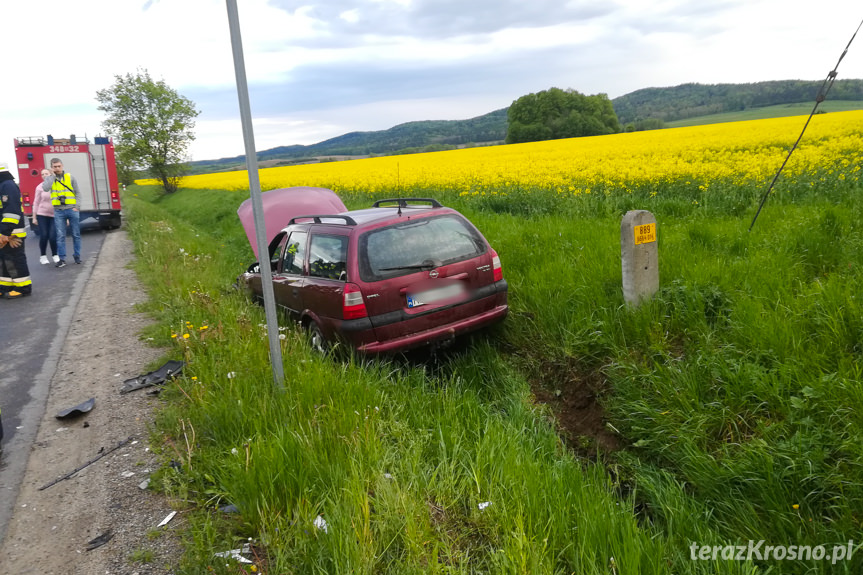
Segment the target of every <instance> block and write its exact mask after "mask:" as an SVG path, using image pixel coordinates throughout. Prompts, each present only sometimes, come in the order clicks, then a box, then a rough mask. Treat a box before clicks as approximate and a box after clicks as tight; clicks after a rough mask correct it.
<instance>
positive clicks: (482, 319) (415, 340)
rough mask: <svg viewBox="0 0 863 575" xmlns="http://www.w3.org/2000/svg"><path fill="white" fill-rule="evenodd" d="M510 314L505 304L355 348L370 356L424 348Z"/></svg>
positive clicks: (487, 324)
mask: <svg viewBox="0 0 863 575" xmlns="http://www.w3.org/2000/svg"><path fill="white" fill-rule="evenodd" d="M508 312H509V306H508V305H507V304H505V303H504V304H502V305H498V306H496V307H493V308H492V309H490V310H488V311H484V312H482V313H479V314H476V315H474V316H471V317H469V318H464V319H460V320H458V321H454V322H452V323H449V324H446V325H442V326H440V327H436V328H433V329H429V330H425V331H421V332H418V333H412V334H409V335H405V336H403V337H399V338H395V339H389V340H386V341H384V342H380V341H373V342H368V343H362V344H358V345H356V346H355V347H356V349H357V351H359V352H360V353H364V354H368V355H376V354H383V353H395V352H400V351H406V350H408V349H413V348H416V347H422V346H424V345H430V344H433V343H437V342H442V341H447V340H449V339H452V338H454V337H456V336H459V335H463V334H466V333H469V332H472V331H475V330H477V329H480V328H483V327H486V326H489V325H492V324H495V323H497V322H499V321H501V320H503V318H505V317H506V314H507V313H508Z"/></svg>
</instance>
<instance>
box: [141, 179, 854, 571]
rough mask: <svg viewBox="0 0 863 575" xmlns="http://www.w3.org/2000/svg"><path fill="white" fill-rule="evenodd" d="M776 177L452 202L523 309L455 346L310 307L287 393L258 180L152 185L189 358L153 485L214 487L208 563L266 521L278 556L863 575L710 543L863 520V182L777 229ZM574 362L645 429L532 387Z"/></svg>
mask: <svg viewBox="0 0 863 575" xmlns="http://www.w3.org/2000/svg"><path fill="white" fill-rule="evenodd" d="M426 192H427V195H434V194H433V193H431V192H430V191H426ZM750 192H751V191H745V190H743V191H738V192H737V195H736V196H735V194H733V193H731V194H729V197H725V198H710V197H702V198H701V201H697V200H695V201H694V200H693V198H692V197H691V194H690V192H689V191H688V190H687V191H680V192H677V193H675V191H674V190H670V191H669V193H668V194H665V195H664V196H662V195H657V196H655V197H651V196H650V195H649V194H645V195H644V197H631V196H630V197H620V198H618V197H615V196H613V195H611V196H608V197H604V196H603V197H598V198H591V199H589V201H585V202H576V201H573V202H570V203H566V202H562V201H560V200H559V199H556V198H551V199H548V198H545V197H543V196H540V195H533V196H531V194H529V193H528V192H526V193H525V194H524V197H522V198H515V199H514V200H515V201H514V204H511V205H506V204H501V203H499V202H498V201H497V200H495V201H482V202H477V201H471V200H470V199H466V198H460V197H457V196H455V197H443V198H440V199H442V200H444V201H445V203H447V204H449V205H453V206H454V207H456V208H458V209H460V210H461V211H462V212H463V213H465V214H466V215H468V216H469V217H470V218H471V220H472V221H474V223H476V224H477V225H478V227H479V228H480V229H481V230H482V231H483V233H484V234H485V235H486V237H487V238H488V239H489V241H490V242H491V243H492V245H493V246H494V247H495V249H496V250H497V251H498V252H499V253H500V255H501V258H502V260H503V265H504V274H505V277H506V278H507V280H508V281H509V284H510V303H511V306H512V314H511V316H510V318H508V320H507V321H506V322H505V324H504V325H503V326H502V327H501V328H499V329H496V330H493V331H492V332H491V334H483V335H480V336H478V337H476V338H473V340H472V342H471V343H470V344H469V347H468V348H467V350H466V351H464V352H463V353H461V354H454V355H451V356H448V357H447V358H445V359H444V360H443V361H442V362H438V363H432V364H425V363H416V362H403V361H391V362H386V361H384V362H362V361H359V360H357V359H352V360H348V361H345V362H339V361H334V360H330V359H321V358H317V357H314V356H313V355H311V354H310V353H309V352H308V351H307V346H306V344H305V341H304V338H303V336H302V334H301V333H300V332H298V331H297V330H295V329H293V328H289V329H286V330H284V332H283V335H284V336H285V338H284V339H283V340H282V343H283V346H284V347H283V352H284V364H285V373H286V383H285V389H284V391H278V390H277V389H276V388H275V386H274V385H273V383H272V379H271V371H270V366H269V363H268V357H267V356H268V347H267V340H266V334H265V330H264V327H263V324H264V319H263V312H262V310H261V309H260V308H259V307H257V306H255V305H252V304H251V303H250V302H249V301H248V300H247V298H245V297H244V296H243V295H242V294H240V293H237V292H236V291H235V290H233V289H232V288H231V283H232V282H233V280H234V278H235V276H237V275H238V274H239V273H240V272H241V271H242V270H244V269H245V268H246V266H247V265H248V263H250V260H251V258H252V252H251V250H250V248H249V247H248V243H247V241H246V238H245V235H244V233H243V232H242V229H241V228H240V226H239V224H238V221H237V219H236V213H235V211H236V207H237V205H239V203H240V202H241V201H243V200H244V199H245V196H243V195H241V194H236V193H230V192H221V191H192V190H183V191H181V192H180V193H177V194H174V195H172V196H159V195H157V194H156V192H155V190H153V189H148V188H140V187H135V188H130V193H127V195H126V197H125V198H124V201H125V205H126V206H127V211H128V216H129V217H128V220H127V221H128V224H127V227H128V229H129V231H130V233H131V235H132V237H133V239H134V240H135V245H136V250H137V256H138V257H137V264H136V265H137V267H138V270H139V274H140V277H141V278H142V279H143V280H144V281H145V282H146V284H147V287H148V289H149V291H150V294H151V304H150V307H149V310H148V311H150V313H152V314H153V315H154V316H155V317H156V318H157V319H158V320H159V322H158V324H157V327H155V328H152V329H151V332H150V333H148V335H151V336H154V337H156V338H157V339H158V340H160V341H161V342H163V343H165V344H168V345H171V346H173V347H172V349H173V350H174V351H173V352H172V353H173V354H175V355H176V356H177V357H182V358H185V359H186V360H187V361H188V363H189V365H188V368H187V369H186V370H185V371H184V376H183V378H181V379H179V380H177V381H176V383H175V384H173V385H171V386H169V387H168V388H167V389H166V391H165V392H164V393H163V397H164V398H165V406H164V409H163V410H162V412H161V414H160V416H159V419H158V421H157V426H156V430H157V438H158V442H159V444H160V445H162V449H163V450H164V454H165V457H166V459H174V460H175V462H176V463H177V464H176V465H175V466H166V468H165V469H164V470H163V471H162V472H161V474H160V477H159V481H156V482H154V483H156V484H158V485H160V486H161V487H162V488H164V489H166V490H167V491H168V492H170V493H173V494H175V495H177V496H178V497H180V498H182V499H186V500H190V501H194V502H196V507H197V509H198V512H197V513H195V514H192V517H193V518H194V519H193V521H192V523H191V527H190V530H189V538H190V539H189V548H188V554H187V557H186V560H185V562H184V565H183V567H182V572H184V573H210V572H217V573H219V572H222V573H236V572H237V568H236V566H235V565H231V566H230V567H226V566H225V564H224V562H222V561H217V560H214V558H213V553H214V551H220V550H224V549H228V548H234V547H236V546H237V542H238V541H244V540H246V539H248V538H250V537H251V538H252V539H253V540H254V541H255V543H256V545H257V547H256V549H257V550H258V553H259V554H260V556H261V558H262V561H261V562H260V563H259V566H260V567H261V568H262V569H264V570H265V571H266V572H272V573H288V572H310V573H311V572H319V573H343V572H388V573H413V572H415V573H426V572H445V573H462V572H463V573H479V572H483V573H572V572H576V573H614V574H617V573H620V574H623V573H672V572H673V573H678V572H686V573H715V572H722V573H751V572H782V573H786V572H787V573H804V572H837V573H855V572H859V569H860V566H861V562H860V557H859V554H858V555H857V556H855V558H854V559H853V560H852V561H845V562H840V563H838V564H837V565H835V566H831V565H830V564H829V562H823V561H822V562H816V561H810V562H805V561H804V562H781V563H780V562H756V563H754V564H753V563H751V562H736V561H721V560H716V561H692V560H691V559H690V547H689V546H690V545H691V544H692V543H693V542H695V543H698V544H699V545H707V544H711V545H727V544H735V543H740V542H745V541H746V540H748V539H755V540H759V539H765V540H766V541H767V542H768V544H785V545H803V544H827V545H833V544H840V543H845V542H847V540H848V539H854V538H855V537H856V538H859V533H860V531H861V530H860V528H861V516H860V515H859V510H860V509H861V508H863V507H861V503H863V491H861V489H863V487H861V479H863V469H861V462H863V457H861V456H863V453H861V451H863V448H861V445H863V442H861V440H863V437H861V429H863V426H861V423H863V421H861V416H860V410H859V409H857V405H859V402H860V400H861V399H863V385H861V373H860V371H861V368H860V363H861V362H860V355H861V343H860V342H861V341H863V320H861V317H863V315H861V313H860V312H861V310H860V302H859V295H858V294H859V293H860V289H859V288H860V284H861V271H860V265H861V261H863V260H861V257H860V256H861V253H860V250H861V245H863V244H861V241H860V240H861V237H860V224H859V223H858V221H857V219H856V217H855V214H857V213H859V212H860V207H861V206H860V200H859V193H860V190H859V189H854V188H847V187H846V188H831V189H829V190H825V191H824V193H823V194H821V193H818V194H816V193H813V192H812V191H811V190H809V191H808V192H807V191H806V190H802V189H801V190H800V191H798V192H795V193H793V194H792V193H786V194H785V195H782V194H777V195H776V196H775V197H774V198H772V199H771V202H772V203H769V204H768V208H767V210H766V211H765V212H764V214H763V215H762V218H761V220H760V221H759V223H758V225H757V227H756V228H755V230H754V231H753V232H752V233H749V232H747V231H746V228H747V227H748V224H749V220H748V217H741V216H740V215H739V214H740V213H744V212H745V211H746V209H748V208H749V207H751V203H752V194H751V193H750ZM132 193H136V194H138V196H137V197H136V196H133V195H132ZM417 195H419V194H417ZM204 196H205V197H206V201H202V197H204ZM344 198H345V201H346V203H348V205H349V206H350V207H352V208H354V207H361V205H365V204H364V202H363V201H362V200H361V199H360V198H352V197H351V196H350V194H345V195H344ZM202 204H205V205H206V206H208V208H207V209H206V210H202V209H200V207H199V206H200V205H202ZM645 204H646V205H645ZM642 207H646V208H647V209H652V210H653V211H654V213H655V214H656V216H657V219H658V221H659V253H660V279H661V286H662V288H661V290H660V292H659V293H658V294H657V296H656V297H655V298H654V299H653V301H651V302H649V303H648V304H645V305H643V306H641V307H640V308H638V309H631V308H629V307H628V306H626V305H625V304H624V302H623V300H622V294H621V289H620V275H621V274H620V255H619V254H620V251H619V250H620V248H619V225H620V224H619V222H620V217H622V215H623V213H625V211H626V210H627V209H633V208H642ZM729 214H731V215H729ZM747 216H748V214H747ZM204 326H206V328H205V329H202V327H204ZM184 334H186V335H188V336H189V337H188V338H183V335H184ZM172 336H175V337H172ZM550 364H555V365H561V364H563V365H567V366H570V367H571V369H574V370H577V371H578V372H579V373H581V374H583V375H585V377H587V376H589V377H591V378H594V379H598V380H602V381H603V382H605V385H604V386H603V390H604V394H603V395H602V397H601V402H602V405H603V406H604V408H605V409H606V417H607V418H608V420H609V428H610V429H614V430H617V433H618V434H619V437H620V438H621V442H622V444H623V446H624V448H623V449H622V450H620V451H618V452H615V453H609V454H604V455H603V456H602V457H600V458H599V459H595V458H590V459H584V458H581V457H579V456H577V455H575V454H574V453H572V452H571V451H570V450H569V449H568V448H567V447H566V444H565V443H564V442H563V441H562V440H561V439H560V437H559V435H558V430H557V429H556V427H555V424H554V422H553V418H551V417H550V412H549V410H548V409H546V408H544V407H543V406H538V405H535V403H534V402H533V400H532V396H531V391H530V386H529V384H528V383H527V382H528V380H534V381H535V380H537V379H540V380H542V379H544V378H552V377H556V376H559V375H560V374H559V373H558V372H556V371H554V370H549V369H548V366H549V365H550ZM193 378H194V379H193ZM576 380H577V379H576ZM545 383H548V384H554V383H558V384H560V385H563V383H561V382H554V381H547V382H545ZM570 391H571V390H569V389H563V390H562V392H563V393H569V392H570ZM489 502H490V503H491V504H490V505H481V504H485V503H489ZM226 503H233V504H235V505H236V506H237V507H238V508H239V509H240V514H239V516H234V515H225V514H222V513H219V512H217V511H215V509H216V508H217V507H218V506H219V505H224V504H226ZM480 507H482V509H480ZM318 516H322V517H323V518H324V519H325V521H326V522H327V524H328V530H327V532H326V533H324V532H323V531H322V530H320V529H317V528H315V527H314V525H313V522H314V520H315V518H316V517H318ZM612 558H613V559H612Z"/></svg>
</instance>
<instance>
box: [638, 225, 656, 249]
mask: <svg viewBox="0 0 863 575" xmlns="http://www.w3.org/2000/svg"><path fill="white" fill-rule="evenodd" d="M655 241H656V224H644V225H643V226H635V245H638V244H649V243H650V242H655Z"/></svg>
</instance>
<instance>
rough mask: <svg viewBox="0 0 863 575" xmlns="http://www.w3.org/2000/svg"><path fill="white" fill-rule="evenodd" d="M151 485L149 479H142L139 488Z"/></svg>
mask: <svg viewBox="0 0 863 575" xmlns="http://www.w3.org/2000/svg"><path fill="white" fill-rule="evenodd" d="M149 486H150V480H149V479H145V480H144V481H142V482H141V483H139V484H138V488H140V489H142V490H143V489H147V488H148V487H149Z"/></svg>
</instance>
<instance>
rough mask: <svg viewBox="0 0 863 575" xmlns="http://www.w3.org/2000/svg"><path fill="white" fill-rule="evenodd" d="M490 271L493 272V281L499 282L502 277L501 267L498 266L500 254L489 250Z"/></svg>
mask: <svg viewBox="0 0 863 575" xmlns="http://www.w3.org/2000/svg"><path fill="white" fill-rule="evenodd" d="M491 254H492V255H491V268H492V269H491V271H492V273H493V274H494V281H496V282H499V281H500V280H502V279H503V268H501V267H500V256H498V255H497V252H496V251H494V250H491Z"/></svg>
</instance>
